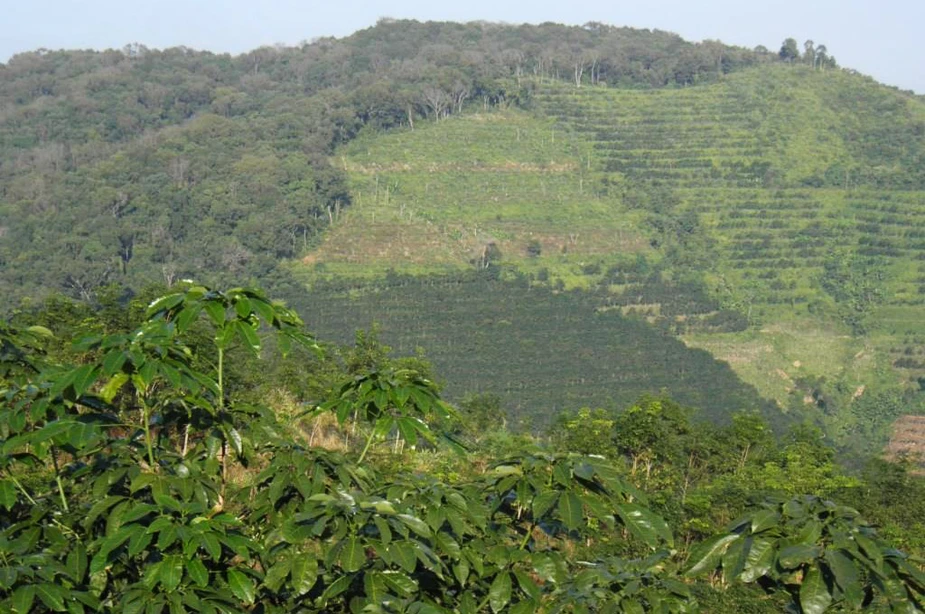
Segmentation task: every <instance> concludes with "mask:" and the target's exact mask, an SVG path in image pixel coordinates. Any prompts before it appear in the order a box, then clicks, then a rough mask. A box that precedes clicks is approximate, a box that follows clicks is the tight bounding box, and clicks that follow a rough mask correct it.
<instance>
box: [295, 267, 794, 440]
mask: <svg viewBox="0 0 925 614" xmlns="http://www.w3.org/2000/svg"><path fill="white" fill-rule="evenodd" d="M498 275H500V273H499V274H498ZM494 277H495V276H494V275H493V272H492V270H491V269H489V270H488V271H483V272H481V273H470V274H464V275H457V276H453V277H436V278H431V277H424V278H417V277H410V276H408V277H402V276H397V275H392V276H389V277H388V278H387V279H386V280H385V281H384V282H382V283H380V284H377V285H375V286H373V285H369V284H363V285H360V286H359V291H358V292H357V291H356V288H357V286H358V285H357V284H355V283H349V282H341V283H339V284H338V283H335V282H330V283H327V284H318V285H316V286H315V287H314V289H313V292H312V293H311V294H310V295H309V296H308V298H307V299H306V300H305V302H303V303H293V307H297V308H298V309H299V311H300V312H302V313H305V314H306V321H307V322H308V324H309V326H310V327H311V328H312V329H313V330H315V331H316V332H317V333H318V334H320V335H322V336H323V337H325V338H327V339H331V340H334V341H337V342H340V343H346V342H349V341H350V340H351V339H352V338H353V336H354V331H355V330H356V328H357V327H360V328H364V329H374V328H375V329H376V330H378V332H379V336H380V338H381V340H382V342H384V343H387V344H389V345H390V346H391V347H393V348H394V349H395V350H396V351H397V352H399V353H400V354H403V355H410V354H414V352H415V351H416V350H418V349H420V351H426V355H427V357H428V358H429V359H430V360H432V361H433V363H434V366H435V367H436V369H437V371H438V373H440V374H441V376H442V377H443V378H445V381H446V385H445V393H446V395H447V397H448V398H450V399H452V400H461V399H462V398H463V396H465V395H466V394H467V393H491V394H494V395H497V397H498V398H499V399H500V400H501V401H502V406H503V408H504V409H505V415H506V416H507V417H508V419H510V420H512V422H511V425H512V426H515V425H516V426H517V428H521V429H526V430H530V431H534V432H537V431H538V430H540V429H542V428H543V427H544V426H548V424H549V423H550V421H551V420H552V419H553V418H554V417H555V416H556V415H557V414H558V413H559V412H561V411H563V410H565V409H572V408H576V407H583V406H594V407H611V408H616V407H621V406H624V405H627V404H629V403H631V402H632V401H633V400H634V399H635V398H637V397H638V396H640V395H642V394H644V393H648V392H658V391H665V392H666V393H668V394H670V395H671V396H672V397H673V398H675V399H677V400H678V401H680V402H682V403H684V404H685V405H688V406H691V407H698V408H702V411H701V412H700V415H701V417H702V418H706V419H709V420H713V421H715V422H719V423H721V422H728V420H729V416H730V415H731V414H733V413H734V412H736V411H743V410H756V411H757V410H760V411H761V412H762V414H763V415H764V416H765V418H766V419H768V420H769V421H771V422H772V423H774V424H775V427H776V428H779V429H780V430H783V429H784V428H785V427H786V423H787V422H788V418H787V416H785V415H783V414H782V413H781V412H780V410H779V409H778V408H777V407H776V406H775V405H774V404H773V403H770V402H767V401H764V400H762V399H761V398H760V397H759V396H758V395H757V394H756V393H755V391H754V390H753V389H751V388H750V387H749V386H746V385H743V384H742V383H741V382H740V381H739V380H738V378H737V377H736V376H735V374H734V373H733V372H732V371H731V369H729V367H728V366H727V365H724V364H721V363H718V362H717V361H715V360H714V359H713V358H712V357H711V356H710V355H709V354H707V353H706V352H704V351H702V350H691V349H688V348H687V347H685V345H684V344H683V343H681V342H680V341H679V340H678V339H677V338H676V337H675V336H674V335H672V334H671V333H670V332H669V331H667V330H664V329H663V330H659V329H657V328H653V327H651V326H649V325H648V324H646V323H645V322H643V321H640V320H638V319H631V318H626V317H623V316H621V315H620V314H619V312H617V311H615V310H609V311H604V312H598V311H597V308H598V307H599V306H600V305H601V304H602V303H603V302H604V301H606V300H607V298H608V297H607V295H606V294H605V293H590V292H578V291H573V292H561V293H554V292H551V291H550V290H548V289H547V288H544V287H542V286H533V285H531V284H530V282H529V280H528V279H527V278H525V277H523V276H520V277H517V278H515V279H512V280H509V281H503V280H499V279H496V278H494ZM351 290H353V292H351ZM488 373H490V374H491V376H490V377H486V376H485V374H488Z"/></svg>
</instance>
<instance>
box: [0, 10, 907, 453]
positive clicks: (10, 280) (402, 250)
mask: <svg viewBox="0 0 925 614" xmlns="http://www.w3.org/2000/svg"><path fill="white" fill-rule="evenodd" d="M923 148H925V103H923V102H922V99H921V97H915V96H911V95H908V94H904V93H902V92H899V91H896V90H893V89H889V88H885V87H883V86H881V85H879V84H877V83H875V82H873V81H872V80H870V79H867V78H865V77H862V76H860V75H857V74H854V73H852V72H851V71H844V70H841V69H838V68H837V65H836V64H835V62H834V60H833V59H832V58H831V57H829V56H827V55H825V54H824V53H823V54H822V55H818V54H817V53H816V52H815V51H813V52H812V57H809V58H807V57H800V56H798V55H797V56H792V57H790V56H788V57H784V55H782V54H777V53H773V52H768V51H767V50H766V49H761V48H758V49H756V50H746V49H741V48H736V47H729V46H725V45H722V44H721V43H717V42H712V41H707V42H704V43H698V44H692V43H688V42H685V41H683V40H682V39H680V38H679V37H677V36H675V35H672V34H670V33H666V32H660V31H647V30H632V29H629V28H616V27H611V26H605V25H603V24H586V25H585V26H583V27H581V28H574V27H565V26H557V25H554V24H543V25H541V26H518V27H509V26H502V25H498V24H488V23H472V24H451V23H431V22H428V23H418V22H413V21H393V20H382V21H381V22H380V23H379V24H377V25H376V26H375V27H373V28H370V29H368V30H364V31H361V32H357V33H356V34H354V35H351V36H349V37H345V38H343V39H320V40H317V41H314V42H312V43H311V44H306V45H303V46H300V47H293V48H286V47H276V48H261V49H257V50H254V51H253V52H250V53H248V54H243V55H240V56H236V57H232V56H228V55H216V54H210V53H207V52H196V51H192V50H189V49H184V48H179V49H169V50H163V51H159V50H151V49H147V48H145V47H143V46H139V45H135V46H130V47H127V48H125V49H123V50H121V51H112V50H111V51H106V52H98V53H97V52H66V51H60V52H58V51H56V52H50V51H45V50H42V51H38V52H34V53H29V54H22V55H20V56H16V57H15V58H13V60H12V61H11V62H10V63H9V64H7V65H3V66H0V290H2V291H3V292H4V293H5V295H6V296H7V297H8V299H9V301H8V304H7V305H6V306H5V310H7V311H9V310H12V309H14V308H15V307H16V305H17V303H18V302H19V301H22V300H26V303H25V307H26V308H30V305H34V304H35V303H36V302H37V301H40V300H41V299H43V298H44V297H46V296H49V295H53V294H55V293H59V292H60V293H64V294H67V295H69V296H71V297H75V298H79V299H81V300H84V301H87V302H90V303H94V302H95V301H96V299H97V296H98V293H99V292H100V291H101V290H102V289H103V288H106V287H107V286H109V285H111V284H116V285H118V286H122V287H125V288H126V289H127V293H128V294H131V292H133V291H137V290H138V289H139V288H142V287H144V286H146V285H148V284H150V283H152V282H156V283H167V284H169V283H172V282H175V281H177V280H179V279H183V278H195V279H197V280H202V281H204V282H209V283H219V284H225V285H228V284H231V283H240V282H241V281H251V280H253V281H256V282H259V283H261V284H263V285H265V286H267V287H268V288H270V290H271V291H272V292H274V293H276V294H284V295H287V296H288V297H289V298H290V301H291V302H292V303H293V304H298V305H309V304H312V303H311V302H312V301H313V300H315V298H316V297H313V296H312V294H311V293H312V292H315V291H319V289H321V288H325V287H340V286H339V285H338V284H346V287H349V288H351V290H350V291H349V293H350V294H351V295H354V296H358V297H366V298H363V299H362V300H367V299H368V297H371V296H376V293H377V292H386V293H389V292H394V293H397V294H398V295H400V294H401V292H402V291H401V290H395V289H394V287H393V286H394V283H395V282H396V279H397V278H398V279H400V278H402V277H401V276H403V275H408V274H410V275H417V276H421V277H422V278H423V279H425V280H430V281H425V282H423V283H425V284H427V283H430V284H432V285H433V286H434V287H454V284H455V281H454V280H457V279H459V278H460V276H463V277H465V276H466V275H468V274H470V273H471V272H473V271H475V272H481V274H483V275H487V276H489V277H490V278H491V279H497V280H500V281H508V282H515V286H516V284H519V283H522V282H523V280H526V281H527V283H529V284H530V286H531V287H533V288H537V289H540V288H543V289H544V290H543V291H544V292H545V291H547V290H551V291H552V292H554V293H560V294H561V293H562V292H563V291H565V290H580V291H584V292H587V295H586V296H585V297H584V298H582V299H581V301H582V304H584V305H586V307H587V309H589V310H590V311H588V312H587V313H591V312H592V311H593V312H595V313H597V314H600V315H606V317H607V318H614V319H613V320H612V322H615V323H613V324H612V325H613V326H614V327H616V328H620V327H623V326H635V325H636V324H637V323H633V324H629V323H627V322H626V321H624V320H622V319H620V318H622V317H629V318H636V319H638V320H639V322H641V323H644V324H647V325H651V326H654V327H655V328H656V329H657V331H658V332H657V333H655V334H656V335H662V334H663V333H672V334H675V335H679V336H680V339H681V340H683V341H684V342H685V343H686V344H687V345H688V346H690V347H693V348H702V349H706V350H708V351H709V352H710V353H711V354H712V355H713V356H714V357H716V358H719V359H722V360H725V361H727V362H728V364H729V365H730V366H731V367H732V369H733V370H734V371H735V373H736V374H737V375H738V376H739V377H740V378H742V379H743V380H744V381H745V382H746V383H747V385H750V386H752V387H754V389H755V390H757V391H758V392H759V393H760V395H761V396H763V397H764V398H765V399H768V400H773V401H776V402H777V404H778V405H779V406H780V408H781V409H782V410H784V411H786V412H789V413H790V414H792V415H802V414H804V413H805V414H808V415H809V416H811V417H812V418H813V419H814V420H816V421H817V422H818V423H820V424H823V425H825V426H827V428H828V429H829V431H830V432H831V433H833V434H834V435H837V437H838V439H839V441H855V442H857V441H863V440H865V438H866V439H871V440H876V439H877V438H878V437H883V436H884V435H885V434H886V429H885V424H886V423H887V422H888V421H889V420H890V419H891V418H893V417H895V416H897V415H900V414H902V413H908V412H910V411H911V412H915V411H917V409H916V408H917V407H918V405H919V404H920V403H921V399H920V398H919V396H918V393H919V391H920V390H921V388H922V384H921V383H920V382H925V379H923V378H925V335H923V334H922V333H921V332H920V326H919V322H921V317H922V315H923V314H922V309H923V304H925V302H923V288H925V281H923V280H925V271H923V270H922V268H921V267H922V265H921V263H922V262H925V260H923V259H925V256H923V250H925V241H923V240H922V236H921V235H922V232H921V231H920V230H918V227H917V226H918V225H917V222H918V221H919V220H920V219H921V217H922V215H925V171H923V169H925V165H923V164H922V158H923ZM434 276H436V277H434ZM403 283H404V282H403ZM515 286H511V288H513V287H515ZM383 288H385V289H386V290H383ZM504 288H506V286H503V285H502V286H499V288H497V289H496V290H494V291H493V292H495V293H496V294H494V296H495V300H496V301H497V302H499V303H501V304H503V303H504V302H505V301H506V300H507V298H505V297H506V296H507V295H506V294H505V292H508V290H505V289H504ZM510 291H511V292H514V294H512V296H516V291H514V290H510ZM338 292H340V291H337V292H334V294H332V295H331V300H332V301H334V304H339V303H337V301H339V300H341V298H338ZM340 294H343V293H342V292H341V293H340ZM450 296H454V298H453V300H460V301H463V302H465V301H466V300H470V299H472V300H475V298H474V297H460V296H458V295H452V293H449V294H447V297H448V298H447V300H449V297H450ZM552 296H558V294H553V295H552ZM428 300H430V299H428ZM431 302H432V303H436V302H439V301H438V300H437V299H436V298H434V299H433V301H431ZM407 304H408V305H412V306H413V305H414V302H413V301H411V302H409V303H407ZM354 308H356V311H351V310H352V309H354ZM402 308H404V307H402ZM409 308H410V307H409ZM563 308H566V307H563ZM371 309H372V307H371V306H370V307H365V306H364V307H357V305H352V304H351V303H343V304H342V306H341V307H338V310H342V311H343V312H344V313H345V314H346V313H355V314H356V317H358V318H360V319H362V320H363V322H356V323H355V324H356V326H365V325H367V323H368V322H367V320H369V319H370V318H368V317H367V316H368V314H369V311H370V310H371ZM396 309H398V307H396ZM322 311H323V309H322ZM338 313H340V311H338ZM331 317H332V318H333V319H334V320H335V321H337V322H339V323H338V324H337V325H335V326H333V328H332V331H333V330H334V329H337V330H338V331H339V332H338V335H340V336H341V338H345V335H347V334H348V332H349V331H348V330H347V329H349V327H350V324H349V323H348V322H347V321H346V319H339V318H340V316H333V315H332V316H331ZM537 317H538V316H537ZM595 317H597V316H595ZM395 322H396V323H395V324H394V328H393V330H392V331H391V334H392V335H393V339H392V340H391V342H392V343H393V344H394V345H396V346H398V347H402V348H403V349H405V350H408V351H410V350H411V348H412V347H414V346H416V345H418V341H417V339H418V337H417V336H416V335H417V331H416V330H415V327H416V326H417V323H416V322H415V321H414V319H413V318H412V319H408V320H401V319H400V318H399V319H398V320H396V321H395ZM398 322H401V323H398ZM317 326H318V327H319V328H324V324H323V323H319V324H318V325H317ZM460 326H461V330H469V329H475V328H477V323H475V324H474V323H473V322H466V323H464V324H460ZM499 334H500V332H499ZM598 338H599V339H602V340H603V339H605V336H600V335H599V336H598ZM656 338H660V337H652V339H653V341H652V343H655V344H656V345H658V343H660V342H658V343H657V342H656V341H654V339H656ZM668 341H670V342H672V343H674V342H675V340H673V339H668ZM425 345H426V344H425ZM592 345H593V344H592ZM605 345H606V343H604V342H603V341H602V344H601V347H597V346H594V348H591V349H590V350H589V351H590V352H591V354H592V355H597V354H595V353H596V352H598V351H606V350H605V349H602V348H604V346H605ZM658 347H662V346H660V345H658ZM665 347H668V346H665ZM427 349H429V348H426V347H425V350H427ZM662 349H664V348H662ZM492 351H495V350H492ZM497 351H498V352H502V354H500V356H501V357H502V358H501V360H504V359H505V358H504V356H505V355H504V354H503V347H500V346H499V347H498V349H497ZM541 351H542V350H541V349H537V350H536V352H537V353H536V354H530V352H526V353H524V354H522V355H521V358H522V360H523V361H524V365H526V366H523V367H517V369H521V368H522V369H523V370H522V371H516V373H517V375H516V378H517V379H518V380H520V381H521V385H523V386H531V385H533V386H538V384H537V383H538V382H541V381H544V380H543V378H545V377H546V376H547V375H548V374H547V372H543V371H542V370H541V369H539V365H541V364H545V363H544V361H543V360H540V359H538V358H537V357H538V356H539V355H540V353H541ZM659 351H662V350H659ZM666 351H667V350H666ZM671 351H672V352H674V351H675V350H671ZM433 352H434V357H435V360H438V361H442V362H441V366H443V367H444V370H445V371H447V372H450V371H452V367H451V366H449V365H450V364H451V358H450V357H451V355H452V352H449V351H448V350H445V349H441V348H436V349H433ZM698 355H699V354H698ZM678 356H681V354H678ZM691 356H693V354H692V355H691ZM457 360H459V361H460V362H459V364H460V365H462V364H463V362H462V360H461V359H457ZM679 360H682V361H683V360H687V358H684V357H681V358H679ZM530 365H535V366H537V369H536V370H533V371H531V370H530V369H529V366H530ZM468 368H469V367H463V366H460V371H459V373H460V374H462V373H464V372H465V371H466V369H468ZM544 368H545V367H544ZM492 374H497V375H498V380H497V381H495V382H494V383H493V384H492V386H495V387H497V388H499V389H505V386H507V385H508V384H509V383H510V381H509V380H510V379H511V378H512V377H514V376H513V375H510V374H509V375H507V376H504V377H507V378H508V379H507V380H504V381H502V380H503V379H504V378H503V377H502V376H501V374H500V372H499V371H498V370H497V369H495V368H492V370H491V373H490V374H489V375H492ZM461 377H462V376H461ZM647 377H648V378H649V379H648V381H646V380H645V378H643V379H639V380H638V381H636V382H635V383H634V384H633V385H632V386H630V387H629V388H630V389H632V390H633V391H636V390H644V389H649V390H653V391H654V390H657V389H659V388H661V387H662V385H663V383H664V381H663V379H661V377H662V375H661V374H660V373H657V372H655V371H652V372H649V373H647ZM464 379H465V378H464ZM466 381H471V380H466ZM584 384H585V390H586V391H591V392H589V393H588V394H587V395H586V396H584V397H574V403H576V404H581V403H592V402H593V403H598V402H604V400H606V399H610V398H612V399H617V398H619V399H621V400H622V399H623V396H620V395H617V396H614V397H610V396H608V395H603V396H602V395H600V394H599V393H598V392H597V391H598V390H599V389H603V388H606V387H607V386H609V385H611V380H610V379H608V378H607V377H604V376H603V375H601V376H600V377H592V378H590V379H589V380H588V381H587V382H584ZM453 385H454V384H453V383H452V382H448V386H450V388H452V386H453ZM456 385H457V386H460V387H459V388H457V389H455V390H456V391H457V392H458V393H459V394H462V393H464V392H465V391H464V390H462V388H461V386H462V384H459V383H457V384H456ZM686 385H687V384H686ZM689 385H690V387H691V388H690V389H688V390H687V392H677V395H678V396H679V398H685V399H689V400H690V402H692V403H694V402H696V403H698V404H700V405H705V404H707V400H706V399H705V397H702V396H701V395H700V392H699V391H698V390H697V386H698V382H695V381H690V382H689ZM729 386H730V394H731V395H732V396H733V397H736V395H739V393H740V391H742V390H748V387H747V386H745V387H740V383H734V382H731V381H730V382H729ZM742 394H746V393H744V392H743V393H742ZM747 394H752V393H747ZM685 395H687V396H685ZM736 398H745V397H736ZM750 398H752V397H750ZM754 399H756V397H755V398H754ZM749 403H752V404H755V403H757V404H760V402H759V401H757V400H752V401H749ZM560 407H564V405H560V404H559V402H557V403H554V404H553V407H542V406H541V404H540V402H539V401H537V402H536V404H535V405H534V406H532V407H531V408H530V411H534V412H539V413H541V414H544V415H546V417H544V418H541V420H540V421H543V420H547V419H548V412H554V411H557V410H558V409H559V408H560ZM871 408H873V409H871ZM704 409H707V411H708V413H709V409H708V408H704Z"/></svg>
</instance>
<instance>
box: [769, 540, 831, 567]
mask: <svg viewBox="0 0 925 614" xmlns="http://www.w3.org/2000/svg"><path fill="white" fill-rule="evenodd" d="M821 553H822V549H821V548H820V547H819V546H810V545H809V544H794V545H793V546H787V547H786V548H784V549H783V550H781V551H780V556H778V557H777V562H778V564H780V566H781V567H783V568H784V569H796V568H797V567H799V566H800V565H804V564H806V563H809V562H811V561H812V560H813V559H815V558H816V557H818V556H819V555H820V554H821Z"/></svg>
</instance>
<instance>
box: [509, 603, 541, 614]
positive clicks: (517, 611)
mask: <svg viewBox="0 0 925 614" xmlns="http://www.w3.org/2000/svg"><path fill="white" fill-rule="evenodd" d="M539 607H540V605H539V603H538V602H537V601H535V600H533V599H526V600H524V601H519V602H517V603H515V604H514V605H512V606H511V609H510V610H509V612H510V614H533V613H534V612H536V611H538V610H539Z"/></svg>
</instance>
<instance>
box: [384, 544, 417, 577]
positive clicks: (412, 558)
mask: <svg viewBox="0 0 925 614" xmlns="http://www.w3.org/2000/svg"><path fill="white" fill-rule="evenodd" d="M389 554H391V555H392V556H393V557H394V558H395V560H396V561H397V562H398V564H399V565H400V566H401V568H402V569H404V570H405V571H407V572H408V573H413V572H414V569H415V568H416V567H417V562H418V557H417V554H415V551H414V546H412V545H411V543H410V542H408V541H397V542H392V543H391V544H390V545H389Z"/></svg>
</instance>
